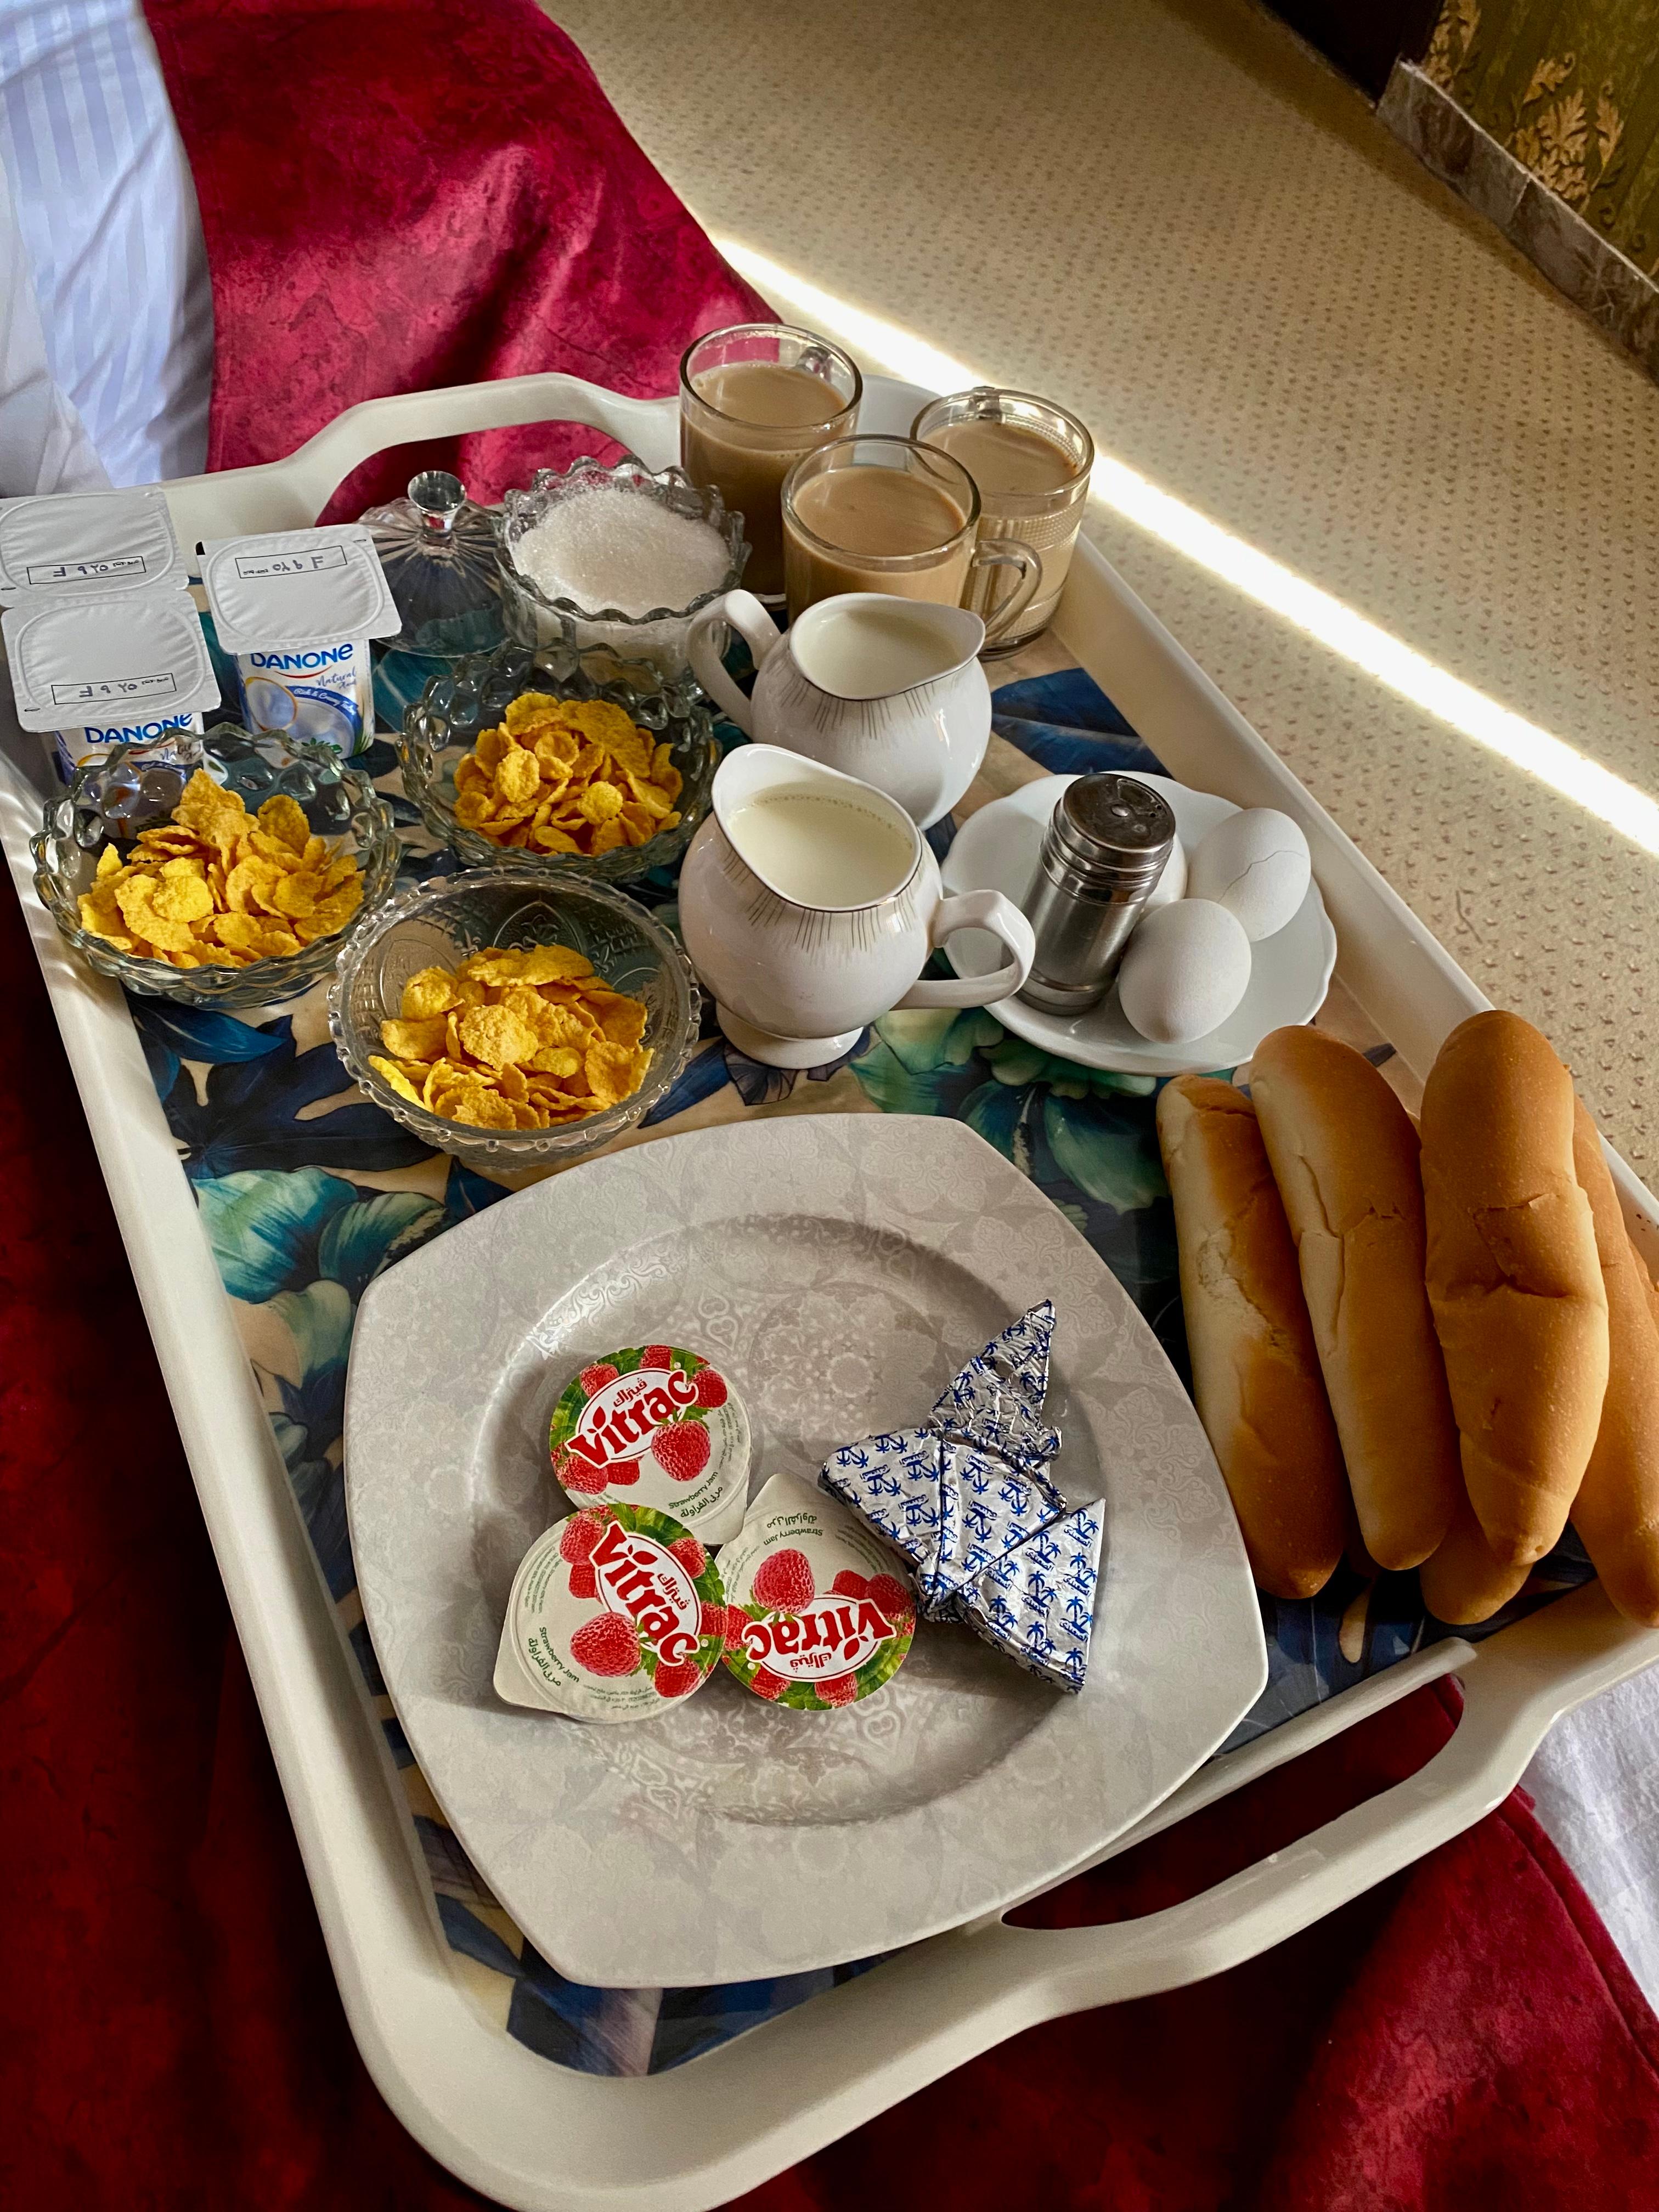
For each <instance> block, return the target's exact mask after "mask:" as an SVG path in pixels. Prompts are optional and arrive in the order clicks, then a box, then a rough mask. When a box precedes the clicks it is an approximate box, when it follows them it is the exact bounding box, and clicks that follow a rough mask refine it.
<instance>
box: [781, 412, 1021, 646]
mask: <svg viewBox="0 0 1659 2212" xmlns="http://www.w3.org/2000/svg"><path fill="white" fill-rule="evenodd" d="M999 569H1012V570H1013V571H1014V572H1015V576H1016V580H1015V582H1014V583H1013V585H1012V587H1011V588H1009V589H1008V590H1007V591H1006V592H1004V593H1003V594H1002V596H1001V597H1000V599H996V600H995V603H994V605H992V607H991V609H990V611H989V612H987V613H986V614H984V616H983V617H982V619H983V620H984V623H985V635H986V642H987V645H992V646H994V645H997V644H999V643H1000V641H1002V639H1003V638H1004V637H1005V636H1006V635H1008V633H1009V632H1010V631H1011V630H1012V629H1014V628H1015V627H1016V626H1017V625H1018V623H1020V621H1021V619H1022V617H1024V613H1025V611H1026V609H1027V607H1028V606H1029V605H1030V602H1031V599H1032V598H1033V596H1034V594H1035V593H1036V590H1037V588H1038V586H1039V585H1040V584H1041V583H1042V561H1041V559H1040V557H1039V556H1037V555H1036V553H1034V552H1033V551H1032V550H1031V548H1030V546H1029V545H1022V544H1020V543H1019V542H1018V539H1015V538H987V537H983V536H981V534H980V496H979V488H978V486H977V485H976V484H975V482H974V479H973V478H972V477H970V476H969V473H968V471H967V470H966V469H965V468H963V465H962V464H961V462H960V461H957V460H954V459H952V458H951V455H950V454H949V453H942V452H940V451H939V448H938V447H933V446H924V445H921V444H920V443H919V442H918V441H916V440H915V439H914V438H890V437H879V436H875V435H863V436H854V437H850V438H837V439H835V440H834V441H832V442H831V443H829V445H827V446H819V447H817V448H816V450H815V451H813V452H812V453H805V454H803V455H802V457H801V459H799V460H798V461H797V462H796V464H795V465H794V467H793V469H791V471H789V474H788V476H787V477H786V478H785V479H784V485H783V574H784V588H785V590H786V592H787V595H788V601H789V618H790V620H791V621H792V622H793V621H795V620H797V619H798V618H799V617H800V616H801V615H803V614H804V613H805V611H806V610H807V608H808V607H810V606H815V605H817V602H818V601H819V600H820V599H833V598H835V597H836V595H837V594H839V593H841V592H889V593H890V594H892V595H893V596H895V597H896V598H900V599H931V600H933V602H934V603H935V604H936V605H944V606H951V607H954V606H960V605H963V603H964V599H965V598H966V595H967V594H968V593H969V592H970V591H976V590H977V586H978V580H979V578H980V577H981V576H986V575H989V574H991V573H992V572H994V571H996V570H999ZM974 611H975V612H978V611H979V609H978V606H977V605H976V604H975V605H974Z"/></svg>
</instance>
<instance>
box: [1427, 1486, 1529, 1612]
mask: <svg viewBox="0 0 1659 2212" xmlns="http://www.w3.org/2000/svg"><path fill="white" fill-rule="evenodd" d="M1531 1572H1532V1569H1531V1568H1530V1567H1529V1566H1512V1565H1510V1563H1509V1562H1508V1561H1507V1560H1504V1559H1494V1558H1493V1557H1492V1546H1491V1545H1490V1544H1489V1543H1488V1542H1487V1541H1486V1534H1485V1531H1484V1530H1483V1529H1482V1528H1481V1526H1480V1522H1478V1521H1477V1520H1476V1519H1475V1517H1474V1506H1472V1505H1471V1504H1470V1503H1469V1501H1468V1498H1466V1497H1464V1496H1463V1495H1462V1492H1460V1493H1459V1495H1458V1499H1457V1506H1456V1510H1455V1512H1454V1513H1453V1515H1452V1524H1451V1527H1450V1528H1449V1530H1448V1531H1447V1533H1446V1535H1445V1538H1444V1540H1443V1541H1442V1543H1441V1545H1440V1547H1439V1549H1438V1550H1437V1552H1436V1553H1435V1554H1434V1556H1433V1558H1432V1559H1425V1560H1424V1562H1423V1565H1422V1568H1421V1570H1420V1571H1419V1575H1418V1577H1417V1579H1418V1582H1419V1585H1420V1586H1421V1589H1422V1592H1423V1602H1424V1604H1425V1606H1426V1607H1428V1609H1429V1611H1430V1612H1431V1613H1432V1614H1433V1615H1434V1617H1435V1619H1436V1620H1443V1621H1446V1622H1447V1623H1449V1625H1450V1626H1453V1627H1455V1628H1468V1627H1469V1626H1473V1624H1474V1622H1475V1621H1477V1620H1491V1619H1492V1615H1493V1613H1496V1612H1497V1611H1498V1607H1500V1606H1505V1605H1507V1604H1508V1603H1509V1601H1510V1599H1511V1598H1512V1597H1514V1596H1516V1595H1517V1594H1518V1593H1519V1591H1520V1589H1522V1585H1523V1584H1524V1583H1525V1582H1526V1579H1527V1577H1528V1575H1529V1574H1530V1573H1531Z"/></svg>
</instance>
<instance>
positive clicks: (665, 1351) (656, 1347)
mask: <svg viewBox="0 0 1659 2212" xmlns="http://www.w3.org/2000/svg"><path fill="white" fill-rule="evenodd" d="M640 1364H641V1367H671V1366H672V1365H673V1364H674V1347H673V1346H672V1345H671V1344H647V1346H646V1347H645V1350H644V1351H643V1352H641V1354H640Z"/></svg>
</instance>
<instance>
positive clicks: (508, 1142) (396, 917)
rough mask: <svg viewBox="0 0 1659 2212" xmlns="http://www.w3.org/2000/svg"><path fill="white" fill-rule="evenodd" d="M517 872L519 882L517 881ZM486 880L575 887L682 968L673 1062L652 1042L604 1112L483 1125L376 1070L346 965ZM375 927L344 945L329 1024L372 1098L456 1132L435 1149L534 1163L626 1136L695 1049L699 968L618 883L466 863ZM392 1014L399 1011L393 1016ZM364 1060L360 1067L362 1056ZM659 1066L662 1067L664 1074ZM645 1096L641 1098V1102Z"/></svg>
mask: <svg viewBox="0 0 1659 2212" xmlns="http://www.w3.org/2000/svg"><path fill="white" fill-rule="evenodd" d="M514 878H516V881H515V880H514ZM484 885H489V886H491V887H494V888H496V889H507V890H525V891H534V892H539V893H543V894H545V893H546V892H547V891H548V890H550V889H552V890H555V891H559V890H562V891H563V892H564V894H565V895H567V896H568V895H569V894H571V893H573V892H574V895H575V896H577V897H579V898H588V899H592V901H594V902H595V903H597V904H599V905H600V906H604V907H607V908H610V909H611V913H612V914H613V915H618V916H619V917H620V918H621V919H623V921H627V922H629V923H630V924H631V925H632V926H633V927H635V929H637V930H638V932H639V933H640V935H641V937H643V938H644V939H645V941H646V943H647V945H649V946H650V947H651V949H652V951H653V952H655V953H656V955H657V957H658V958H659V960H660V961H661V963H662V964H663V966H664V967H665V968H666V969H668V970H669V971H670V973H671V974H677V975H678V977H679V979H680V981H682V983H683V984H684V989H685V1036H684V1039H683V1040H682V1042H681V1044H680V1047H679V1049H678V1054H676V1055H675V1057H674V1059H673V1062H672V1065H671V1066H670V1065H669V1055H668V1054H667V1053H665V1052H664V1051H662V1050H661V1049H660V1048H656V1049H653V1060H652V1066H651V1068H650V1069H649V1070H648V1071H647V1075H646V1079H645V1080H644V1082H642V1083H641V1085H640V1088H639V1090H638V1091H631V1092H630V1093H629V1096H628V1097H626V1098H619V1099H618V1100H617V1103H616V1104H615V1105H614V1106H611V1107H607V1108H606V1109H605V1112H604V1113H602V1114H589V1115H584V1117H583V1118H582V1119H581V1120H580V1121H566V1122H562V1123H560V1124H559V1125H558V1126H557V1127H553V1128H550V1129H484V1128H478V1127H476V1126H475V1125H474V1124H473V1123H472V1122H471V1121H449V1120H447V1118H446V1117H445V1116H444V1115H441V1114H435V1113H434V1112H433V1111H432V1109H431V1108H430V1107H429V1106H423V1105H421V1104H418V1103H416V1102H413V1101H411V1100H410V1099H407V1098H404V1097H402V1096H401V1095H400V1094H399V1093H398V1092H397V1091H394V1090H393V1089H392V1086H391V1085H390V1084H389V1083H388V1082H386V1079H385V1077H384V1076H382V1075H381V1074H380V1073H379V1072H378V1070H376V1069H374V1068H372V1067H370V1066H369V1065H368V1054H367V1053H361V1054H360V1052H359V1050H358V1048H357V1046H356V1042H355V1040H352V1039H351V1038H349V1036H348V1034H347V1027H346V1014H345V1002H346V994H347V988H348V983H349V980H355V978H349V977H348V974H347V969H348V966H349V965H350V964H351V963H354V962H355V963H356V964H357V965H361V963H362V961H363V960H364V959H365V958H366V957H367V956H368V951H369V950H370V948H371V946H372V945H373V944H374V941H375V940H376V939H379V938H381V937H384V936H386V934H387V933H389V932H390V931H391V930H392V929H394V928H397V927H401V925H402V924H403V923H404V922H406V921H413V920H416V918H417V917H418V916H420V915H422V914H424V913H427V912H428V911H430V909H431V908H435V907H438V906H441V905H442V904H443V902H444V901H445V899H446V898H449V897H453V896H457V895H458V893H459V891H461V890H463V889H467V890H471V889H473V888H477V887H483V886H484ZM375 924H376V927H374V929H372V930H364V931H362V932H361V933H358V935H357V936H356V938H354V939H353V940H352V941H351V943H350V944H349V945H342V946H341V947H340V951H339V956H338V957H337V960H336V962H335V965H334V976H333V980H332V981H331V983H330V985H329V989H328V1029H329V1035H330V1036H331V1038H332V1040H333V1042H334V1048H335V1050H336V1051H337V1053H338V1054H339V1055H340V1060H341V1064H342V1066H343V1067H344V1069H345V1072H346V1073H347V1075H348V1076H349V1078H350V1079H351V1080H352V1081H353V1082H354V1083H355V1084H356V1085H357V1087H358V1089H359V1090H360V1091H362V1092H363V1094H364V1095H365V1097H368V1099H369V1100H370V1101H371V1103H374V1105H376V1106H379V1107H380V1109H382V1110H383V1111H384V1112H386V1113H388V1114H390V1115H392V1119H393V1120H394V1121H400V1122H401V1123H402V1124H403V1125H404V1127H405V1128H407V1129H409V1130H410V1132H411V1133H413V1134H414V1135H416V1136H418V1137H424V1136H425V1133H426V1131H427V1129H428V1127H431V1128H434V1129H441V1130H444V1131H446V1132H448V1131H453V1132H454V1133H456V1135H455V1140H454V1141H451V1142H448V1143H442V1142H434V1143H433V1144H432V1146H431V1150H432V1151H434V1152H447V1153H449V1154H451V1155H453V1154H455V1153H456V1152H464V1153H479V1154H483V1155H486V1156H489V1157H499V1158H500V1159H501V1161H502V1162H503V1163H504V1164H506V1163H510V1162H511V1161H513V1159H515V1158H516V1159H522V1160H523V1161H524V1162H525V1163H526V1164H531V1165H533V1164H535V1161H536V1159H537V1158H538V1155H539V1154H543V1153H549V1152H556V1151H557V1150H558V1149H559V1148H560V1141H561V1140H562V1141H563V1142H564V1143H566V1144H568V1145H569V1146H572V1148H573V1149H574V1143H575V1140H576V1139H578V1138H579V1137H586V1136H590V1135H593V1134H594V1133H595V1132H599V1136H598V1138H597V1140H596V1143H595V1145H594V1147H593V1149H595V1150H597V1149H598V1146H599V1144H603V1143H607V1142H609V1140H610V1139H611V1138H612V1137H613V1136H621V1135H622V1134H623V1133H624V1132H625V1131H626V1130H628V1129H630V1128H633V1127H635V1125H636V1124H637V1123H638V1122H639V1121H642V1120H643V1119H644V1117H645V1115H647V1114H648V1113H649V1112H650V1110H651V1109H652V1107H653V1105H655V1104H656V1103H657V1101H658V1100H659V1098H663V1097H666V1095H667V1093H668V1091H669V1090H670V1088H671V1085H672V1084H673V1083H674V1081H675V1079H676V1078H677V1077H678V1075H679V1073H680V1072H681V1070H682V1069H683V1068H684V1066H685V1063H686V1061H687V1060H689V1059H690V1056H691V1054H692V1053H693V1052H694V1051H695V1050H696V1047H697V1044H698V1042H699V1036H698V1030H699V1024H700V1019H701V1013H702V992H701V990H700V989H699V987H698V984H697V978H696V971H695V969H693V968H692V965H691V963H690V958H689V957H688V956H687V954H686V951H685V949H684V946H683V945H681V944H680V943H679V941H678V939H677V938H675V937H674V936H673V934H672V933H671V932H670V931H669V930H667V929H665V928H664V927H663V925H662V924H661V923H660V922H659V921H657V919H656V917H655V916H654V915H653V914H652V913H651V911H650V909H649V908H647V907H643V906H641V904H640V902H639V901H638V900H637V899H632V898H629V896H628V894H627V893H626V892H625V891H620V890H617V889H616V888H615V887H614V886H613V885H611V884H605V883H599V882H596V881H594V880H593V879H592V878H591V877H586V876H569V877H567V878H563V879H562V883H561V882H560V881H559V879H556V878H549V877H547V876H545V875H544V874H542V873H541V872H539V871H538V870H535V869H532V868H520V869H507V868H493V869H488V870H486V869H480V868H463V869H461V870H460V871H459V872H458V873H457V874H455V875H453V876H433V877H428V879H427V880H426V882H424V883H421V884H410V886H409V887H408V888H407V889H406V890H402V891H399V892H398V895H397V896H396V897H395V898H392V899H388V900H386V901H384V902H382V903H381V904H380V906H379V907H377V908H376V909H375ZM394 1018H395V1017H393V1016H391V1015H388V1016H386V1019H387V1020H392V1019H394ZM360 1060H361V1063H362V1066H361V1072H360V1070H359V1065H358V1063H359V1061H360ZM659 1070H661V1071H662V1073H659ZM641 1100H643V1103H641Z"/></svg>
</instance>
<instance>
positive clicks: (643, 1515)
mask: <svg viewBox="0 0 1659 2212" xmlns="http://www.w3.org/2000/svg"><path fill="white" fill-rule="evenodd" d="M726 1629H727V1615H726V1601H725V1588H724V1585H723V1583H722V1582H721V1579H720V1570H719V1568H718V1567H716V1565H714V1561H713V1559H710V1558H709V1556H708V1551H707V1549H706V1548H705V1547H704V1545H703V1543H702V1540H701V1539H700V1538H699V1537H697V1536H695V1535H694V1534H692V1533H691V1531H690V1529H689V1528H684V1526H683V1525H682V1524H681V1523H680V1522H678V1521H676V1520H673V1519H672V1518H671V1516H669V1515H668V1514H666V1513H659V1512H657V1511H656V1510H654V1509H653V1508H652V1507H651V1506H648V1505H612V1504H598V1505H591V1506H585V1507H584V1508H583V1509H582V1510H581V1511H580V1512H579V1513H573V1514H572V1515H571V1516H569V1518H568V1520H564V1521H561V1522H558V1523H557V1524H556V1526H555V1527H553V1528H550V1529H548V1530H547V1532H546V1533H545V1534H544V1535H541V1536H538V1538H537V1540H536V1541H535V1542H534V1543H533V1544H532V1546H531V1547H530V1549H529V1551H528V1552H526V1554H525V1556H524V1558H523V1559H522V1560H521V1561H520V1566H519V1571H518V1573H517V1574H516V1575H515V1576H514V1577H513V1593H512V1595H511V1596H510V1597H509V1599H508V1600H507V1620H506V1622H505V1624H504V1626H503V1627H502V1630H501V1648H500V1650H499V1651H498V1652H497V1654H496V1659H495V1688H496V1690H497V1692H499V1694H500V1695H501V1697H503V1698H505V1699H507V1702H508V1703H509V1704H511V1705H537V1706H540V1707H542V1708H544V1710H546V1711H551V1712H560V1713H568V1714H570V1715H571V1716H572V1717H574V1718H575V1719H578V1720H594V1721H630V1720H642V1719H647V1718H649V1717H652V1716H653V1715H654V1714H657V1713H659V1712H661V1711H662V1710H663V1708H664V1706H665V1704H671V1703H672V1702H673V1701H674V1700H676V1699H680V1698H688V1697H690V1695H691V1693H692V1692H693V1691H695V1690H698V1689H701V1688H702V1685H703V1683H704V1682H705V1681H706V1680H708V1675H709V1673H710V1671H711V1670H712V1668H713V1667H714V1662H715V1661H716V1660H717V1659H718V1658H719V1657H720V1655H721V1653H722V1651H723V1650H724V1649H725V1644H726Z"/></svg>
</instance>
